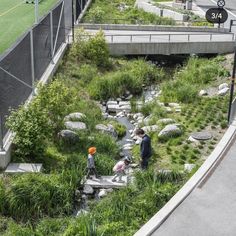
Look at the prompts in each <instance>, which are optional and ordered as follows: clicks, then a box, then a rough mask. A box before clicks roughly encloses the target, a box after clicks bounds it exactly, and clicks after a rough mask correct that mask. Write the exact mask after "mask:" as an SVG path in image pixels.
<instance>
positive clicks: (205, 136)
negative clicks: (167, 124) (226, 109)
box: [191, 131, 212, 140]
mask: <svg viewBox="0 0 236 236" xmlns="http://www.w3.org/2000/svg"><path fill="white" fill-rule="evenodd" d="M191 136H192V137H193V138H194V139H197V140H208V139H211V138H212V134H211V133H210V132H207V131H202V132H196V133H193V134H191Z"/></svg>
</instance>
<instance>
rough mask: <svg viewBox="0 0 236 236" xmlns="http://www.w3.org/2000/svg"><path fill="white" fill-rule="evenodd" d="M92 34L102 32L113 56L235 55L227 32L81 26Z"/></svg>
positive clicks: (119, 26) (147, 27) (233, 39)
mask: <svg viewBox="0 0 236 236" xmlns="http://www.w3.org/2000/svg"><path fill="white" fill-rule="evenodd" d="M79 27H83V28H84V29H86V31H88V32H90V33H91V34H95V33H96V32H97V31H98V30H99V29H102V30H103V31H104V34H105V38H106V41H107V43H108V45H109V49H110V53H111V54H112V55H158V54H161V55H172V54H173V55H174V54H223V53H231V52H233V51H234V45H235V36H234V34H233V33H229V30H227V29H218V28H205V27H173V26H171V27H168V26H163V27H160V26H137V25H94V24H80V25H79Z"/></svg>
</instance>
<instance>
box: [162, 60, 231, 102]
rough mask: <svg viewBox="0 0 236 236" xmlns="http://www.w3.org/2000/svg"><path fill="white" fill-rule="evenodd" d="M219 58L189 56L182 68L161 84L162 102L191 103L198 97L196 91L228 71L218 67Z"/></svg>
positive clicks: (223, 75) (225, 74) (224, 75)
mask: <svg viewBox="0 0 236 236" xmlns="http://www.w3.org/2000/svg"><path fill="white" fill-rule="evenodd" d="M218 60H219V59H212V60H208V59H199V58H194V57H192V58H190V59H189V60H188V62H187V64H186V67H185V69H184V70H180V71H178V70H177V71H176V73H175V75H174V79H173V80H170V81H167V82H165V83H163V84H162V91H163V93H162V99H163V101H164V102H183V103H192V102H195V101H196V100H198V99H199V97H198V92H199V91H200V90H201V89H202V88H203V87H205V86H207V85H209V84H213V85H214V82H215V81H217V79H219V78H221V77H227V76H228V75H229V72H228V71H227V70H226V69H224V68H223V67H219V62H218Z"/></svg>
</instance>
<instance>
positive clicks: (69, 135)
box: [58, 129, 79, 143]
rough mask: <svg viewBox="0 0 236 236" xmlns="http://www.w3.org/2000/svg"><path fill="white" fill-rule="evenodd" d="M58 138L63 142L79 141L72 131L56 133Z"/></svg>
mask: <svg viewBox="0 0 236 236" xmlns="http://www.w3.org/2000/svg"><path fill="white" fill-rule="evenodd" d="M58 137H59V138H61V139H62V140H63V141H65V142H69V143H74V142H77V141H79V136H78V134H76V133H75V132H74V131H71V130H67V129H65V130H62V131H60V132H59V133H58Z"/></svg>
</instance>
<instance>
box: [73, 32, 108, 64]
mask: <svg viewBox="0 0 236 236" xmlns="http://www.w3.org/2000/svg"><path fill="white" fill-rule="evenodd" d="M70 57H75V58H77V61H79V62H85V63H87V64H89V63H92V64H95V65H96V66H98V67H101V68H109V67H110V66H111V64H110V61H109V49H108V46H107V44H106V41H105V37H104V34H103V32H102V31H99V32H98V33H97V34H96V35H94V36H91V35H89V34H88V33H85V32H84V31H79V32H78V34H77V35H76V43H74V44H73V45H72V48H71V50H70Z"/></svg>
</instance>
